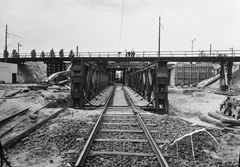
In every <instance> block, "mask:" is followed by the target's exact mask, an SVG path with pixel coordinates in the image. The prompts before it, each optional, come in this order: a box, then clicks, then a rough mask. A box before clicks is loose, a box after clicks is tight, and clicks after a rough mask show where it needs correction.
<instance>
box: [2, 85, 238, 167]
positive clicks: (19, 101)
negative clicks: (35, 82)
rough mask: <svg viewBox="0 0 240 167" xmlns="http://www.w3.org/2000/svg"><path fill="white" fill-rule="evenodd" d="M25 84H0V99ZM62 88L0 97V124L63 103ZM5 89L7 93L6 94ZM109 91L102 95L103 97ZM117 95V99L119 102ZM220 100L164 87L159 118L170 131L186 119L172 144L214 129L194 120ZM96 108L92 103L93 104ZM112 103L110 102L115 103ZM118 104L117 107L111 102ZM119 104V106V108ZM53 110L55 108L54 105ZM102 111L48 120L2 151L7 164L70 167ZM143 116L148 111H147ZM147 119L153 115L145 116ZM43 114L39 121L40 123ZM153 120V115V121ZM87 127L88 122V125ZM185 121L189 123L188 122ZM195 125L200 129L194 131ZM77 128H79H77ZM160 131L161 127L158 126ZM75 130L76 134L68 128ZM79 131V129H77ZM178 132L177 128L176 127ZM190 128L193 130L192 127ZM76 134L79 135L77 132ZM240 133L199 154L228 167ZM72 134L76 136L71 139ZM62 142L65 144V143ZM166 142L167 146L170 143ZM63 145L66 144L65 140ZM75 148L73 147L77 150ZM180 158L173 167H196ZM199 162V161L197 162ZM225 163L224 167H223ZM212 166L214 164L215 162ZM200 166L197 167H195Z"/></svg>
mask: <svg viewBox="0 0 240 167" xmlns="http://www.w3.org/2000/svg"><path fill="white" fill-rule="evenodd" d="M27 86H29V85H28V84H27V85H25V84H18V85H14V84H13V85H12V84H11V85H8V84H2V85H0V94H5V95H6V94H7V93H11V92H14V91H17V90H19V89H22V90H24V89H27ZM61 89H62V88H61V87H58V86H52V87H49V89H48V90H37V91H34V90H31V91H29V92H25V93H18V94H16V95H15V96H13V97H11V98H3V97H2V98H1V99H0V105H1V110H0V112H1V119H2V118H4V117H7V115H11V114H12V113H14V112H16V111H19V110H20V109H23V108H26V107H29V108H30V111H29V112H27V113H26V115H25V116H26V117H28V116H29V115H30V114H31V112H33V111H34V110H36V109H38V108H41V107H42V106H44V105H45V104H47V103H48V102H49V101H51V100H54V99H66V98H68V97H69V95H70V94H69V91H67V90H61ZM126 89H127V91H128V92H129V93H130V95H131V98H132V100H133V102H134V103H135V105H138V106H141V105H143V104H144V102H143V100H140V99H141V98H140V97H139V96H138V95H137V94H136V93H133V92H132V91H131V90H130V89H129V88H128V87H126ZM6 90H7V91H6ZM108 92H109V90H108V91H105V95H106V94H107V93H108ZM115 93H116V98H117V99H118V100H119V97H121V96H122V95H118V94H117V92H115ZM104 97H105V96H104V95H102V96H99V97H98V101H99V103H100V101H101V102H103V101H104V100H103V98H104ZM224 98H225V96H224V95H218V94H214V93H213V92H211V91H204V90H201V91H200V90H198V89H192V88H191V89H188V88H186V89H181V88H177V87H174V88H169V104H170V113H169V114H170V117H169V116H165V117H166V118H164V119H171V120H173V121H170V122H172V123H171V124H172V125H171V127H175V128H176V126H178V125H176V124H177V123H176V122H175V121H174V120H175V119H178V120H179V118H180V120H186V121H187V122H186V123H187V124H188V127H189V128H190V129H189V128H188V130H186V131H181V133H180V134H178V135H175V137H174V138H173V139H174V140H175V139H177V138H179V137H181V136H183V135H185V134H188V133H190V132H192V131H194V130H196V129H201V128H205V127H213V128H216V129H219V128H218V127H214V125H211V124H207V123H205V122H202V121H201V120H199V119H198V117H199V115H201V114H203V115H206V116H207V112H209V111H215V110H218V109H219V105H220V103H221V102H222V101H223V99H224ZM95 103H96V99H95ZM115 103H116V101H115V102H114V104H115ZM116 105H117V103H116ZM123 105H124V104H123ZM56 107H57V106H56ZM52 112H53V111H49V109H45V110H43V111H42V112H41V113H40V114H42V115H49V114H51V113H52ZM100 112H101V108H95V109H91V110H89V109H88V110H79V109H73V108H67V109H66V110H64V111H63V112H62V113H61V114H59V115H58V117H56V118H54V119H52V120H50V121H48V122H47V123H46V124H45V125H43V126H42V127H40V128H39V129H38V130H36V131H35V132H33V133H31V134H30V135H29V137H26V138H25V139H23V140H22V141H21V142H20V143H17V144H16V145H15V146H14V147H12V148H10V149H8V150H7V157H8V160H9V161H10V162H11V163H12V164H13V165H14V166H33V167H37V166H53V167H60V166H66V165H67V163H72V162H71V158H69V157H68V155H69V154H72V152H75V153H76V152H77V153H80V150H81V149H82V148H83V146H84V141H85V139H86V138H87V137H88V135H89V132H90V130H91V128H92V126H93V124H92V123H91V122H94V120H95V119H96V118H97V116H98V115H99V114H100ZM146 113H148V112H146ZM148 114H152V113H148ZM42 115H40V116H39V118H38V119H41V118H42ZM157 118H158V117H157V116H156V119H157ZM89 122H90V123H89ZM188 122H190V123H188ZM28 123H29V122H25V126H24V123H23V124H20V125H19V126H17V127H16V128H14V129H13V132H15V133H16V132H17V131H21V130H23V128H28V126H27V125H29V124H28ZM199 125H200V126H199ZM76 126H78V128H76ZM163 126H164V123H163ZM73 127H75V129H74V128H73ZM79 127H80V129H79ZM180 127H181V126H180ZM191 127H193V128H191ZM73 130H78V132H79V133H81V134H76V132H74V131H73ZM79 130H80V131H79ZM239 131H240V129H238V127H236V130H232V131H230V132H227V133H223V132H221V135H222V136H220V137H219V136H218V137H217V140H218V141H219V144H220V145H219V147H218V148H217V150H216V151H215V152H213V151H212V150H208V151H207V150H204V151H205V152H207V154H208V156H209V158H210V159H211V160H212V161H213V163H211V165H212V164H214V163H215V162H218V163H219V164H222V163H223V164H224V162H226V163H228V164H230V163H231V162H232V164H234V163H235V164H236V163H237V159H238V152H239V149H240V142H239V141H240V133H239ZM71 135H75V136H74V137H73V136H71ZM64 138H67V139H64ZM63 139H64V140H63ZM173 139H171V141H170V142H173ZM65 140H66V141H65ZM76 140H82V141H83V142H82V144H79V146H73V143H74V141H76ZM76 147H78V148H77V149H76ZM185 161H187V160H185V159H180V160H179V161H176V162H175V161H174V162H173V163H172V164H175V163H176V164H179V165H176V166H184V165H183V164H184V163H186V164H188V165H189V164H192V163H193V164H198V163H196V162H194V160H189V161H187V162H185ZM197 162H198V161H197ZM226 163H225V164H226ZM216 164H217V163H216ZM205 165H206V164H205ZM195 166H201V165H195Z"/></svg>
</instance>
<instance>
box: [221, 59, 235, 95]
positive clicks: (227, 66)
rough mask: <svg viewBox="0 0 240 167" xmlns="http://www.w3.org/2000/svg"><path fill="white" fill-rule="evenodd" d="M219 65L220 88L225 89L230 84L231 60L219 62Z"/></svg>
mask: <svg viewBox="0 0 240 167" xmlns="http://www.w3.org/2000/svg"><path fill="white" fill-rule="evenodd" d="M220 65H221V67H220V90H222V91H226V90H227V89H229V88H230V85H231V80H232V66H233V62H232V61H228V62H221V63H220Z"/></svg>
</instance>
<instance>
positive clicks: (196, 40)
mask: <svg viewBox="0 0 240 167" xmlns="http://www.w3.org/2000/svg"><path fill="white" fill-rule="evenodd" d="M194 41H197V40H196V38H195V39H193V40H192V56H193V42H194Z"/></svg>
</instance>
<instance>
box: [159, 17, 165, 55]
mask: <svg viewBox="0 0 240 167" xmlns="http://www.w3.org/2000/svg"><path fill="white" fill-rule="evenodd" d="M161 27H162V28H163V26H162V24H161V17H159V32H158V57H160V56H161V54H160V51H161V49H160V41H161V39H160V37H161ZM163 30H164V28H163Z"/></svg>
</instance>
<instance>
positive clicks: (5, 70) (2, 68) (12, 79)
mask: <svg viewBox="0 0 240 167" xmlns="http://www.w3.org/2000/svg"><path fill="white" fill-rule="evenodd" d="M17 72H18V66H17V64H12V63H4V62H0V82H1V83H16V82H17Z"/></svg>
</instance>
